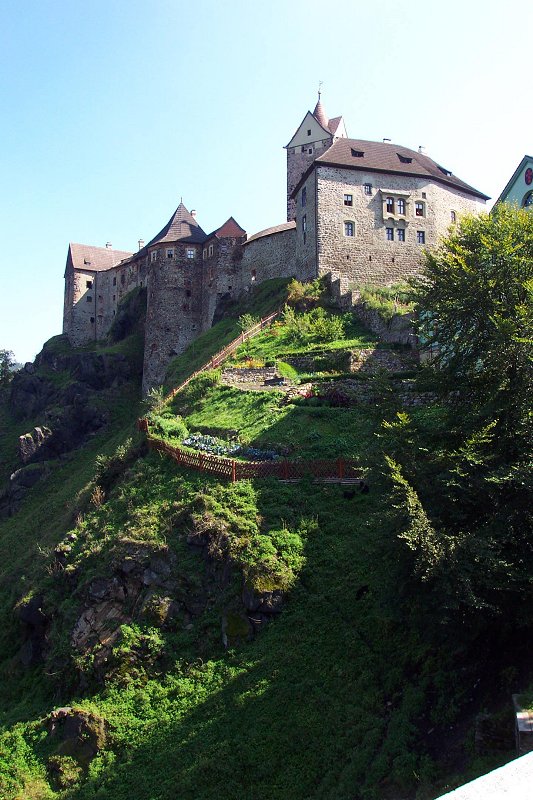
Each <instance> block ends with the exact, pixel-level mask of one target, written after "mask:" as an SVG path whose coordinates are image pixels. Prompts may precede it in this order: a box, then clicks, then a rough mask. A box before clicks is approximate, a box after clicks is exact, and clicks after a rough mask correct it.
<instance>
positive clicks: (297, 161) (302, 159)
mask: <svg viewBox="0 0 533 800" xmlns="http://www.w3.org/2000/svg"><path fill="white" fill-rule="evenodd" d="M332 143H333V137H330V138H329V139H322V140H319V141H316V142H308V143H305V144H302V145H297V146H296V147H288V148H287V220H289V221H290V220H292V219H296V200H295V199H294V198H292V197H291V194H292V192H293V191H294V189H295V188H296V186H297V184H298V183H299V181H300V179H301V178H302V175H303V174H304V172H305V171H306V170H307V169H308V168H309V167H310V166H311V164H312V163H313V161H314V160H315V159H316V158H318V157H319V156H321V155H322V154H323V153H325V152H326V150H327V149H328V147H330V146H331V144H332Z"/></svg>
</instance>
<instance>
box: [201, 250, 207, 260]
mask: <svg viewBox="0 0 533 800" xmlns="http://www.w3.org/2000/svg"><path fill="white" fill-rule="evenodd" d="M202 258H203V259H204V261H205V260H206V258H207V247H204V251H203V253H202Z"/></svg>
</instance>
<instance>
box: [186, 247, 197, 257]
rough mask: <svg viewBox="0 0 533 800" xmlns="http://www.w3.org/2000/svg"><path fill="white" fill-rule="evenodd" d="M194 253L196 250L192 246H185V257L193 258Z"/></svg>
mask: <svg viewBox="0 0 533 800" xmlns="http://www.w3.org/2000/svg"><path fill="white" fill-rule="evenodd" d="M195 255H196V250H195V249H194V247H188V248H187V258H194V257H195Z"/></svg>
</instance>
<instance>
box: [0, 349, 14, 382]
mask: <svg viewBox="0 0 533 800" xmlns="http://www.w3.org/2000/svg"><path fill="white" fill-rule="evenodd" d="M14 366H15V357H14V355H13V353H12V352H11V350H1V349H0V387H2V386H8V385H9V383H10V381H11V378H12V377H13V368H14Z"/></svg>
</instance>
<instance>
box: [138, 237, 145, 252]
mask: <svg viewBox="0 0 533 800" xmlns="http://www.w3.org/2000/svg"><path fill="white" fill-rule="evenodd" d="M138 245H139V250H142V248H143V247H144V239H139V241H138Z"/></svg>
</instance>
